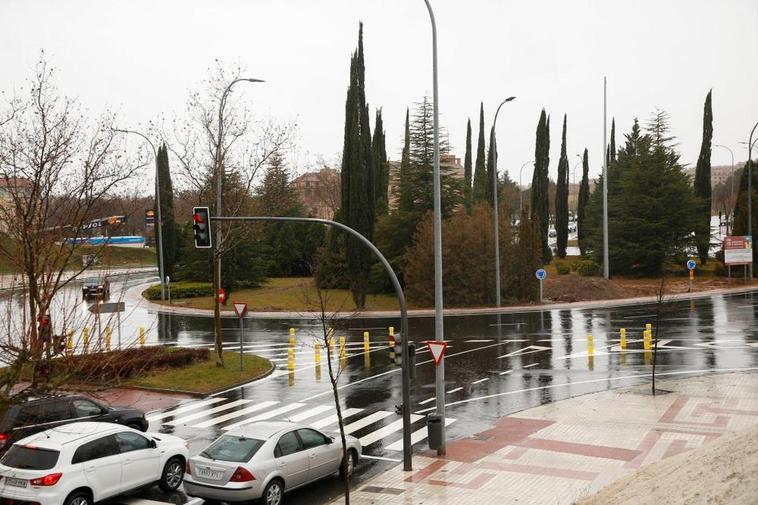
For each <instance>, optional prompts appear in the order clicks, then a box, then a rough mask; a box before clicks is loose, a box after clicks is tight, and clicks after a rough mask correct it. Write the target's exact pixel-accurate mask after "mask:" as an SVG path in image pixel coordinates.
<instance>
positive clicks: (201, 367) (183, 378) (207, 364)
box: [124, 352, 271, 394]
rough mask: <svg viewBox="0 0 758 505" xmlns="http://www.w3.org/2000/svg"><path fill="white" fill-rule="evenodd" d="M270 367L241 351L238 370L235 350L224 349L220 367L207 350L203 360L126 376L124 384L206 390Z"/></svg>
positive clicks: (254, 376) (243, 379)
mask: <svg viewBox="0 0 758 505" xmlns="http://www.w3.org/2000/svg"><path fill="white" fill-rule="evenodd" d="M270 369H271V362H270V361H269V360H267V359H265V358H261V357H260V356H255V355H251V354H245V355H244V370H243V371H242V372H240V369H239V353H235V352H225V353H224V367H223V368H222V367H217V366H216V361H215V359H214V356H213V353H211V357H210V359H208V360H207V361H203V362H200V363H195V364H192V365H189V366H185V367H182V368H173V369H167V370H160V371H155V372H149V373H147V374H145V375H144V376H142V377H139V378H132V379H129V380H128V381H126V382H125V383H124V385H126V386H137V387H146V388H157V389H171V390H174V391H186V392H189V393H199V394H207V393H211V392H213V391H218V390H219V389H223V388H225V387H230V386H233V385H235V384H239V383H240V382H246V381H251V380H254V379H257V378H258V377H260V376H262V375H264V374H266V373H267V372H268V371H269V370H270Z"/></svg>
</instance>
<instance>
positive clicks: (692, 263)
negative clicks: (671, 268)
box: [687, 260, 697, 270]
mask: <svg viewBox="0 0 758 505" xmlns="http://www.w3.org/2000/svg"><path fill="white" fill-rule="evenodd" d="M696 266H697V263H695V260H689V261H687V268H689V269H690V270H695V267H696Z"/></svg>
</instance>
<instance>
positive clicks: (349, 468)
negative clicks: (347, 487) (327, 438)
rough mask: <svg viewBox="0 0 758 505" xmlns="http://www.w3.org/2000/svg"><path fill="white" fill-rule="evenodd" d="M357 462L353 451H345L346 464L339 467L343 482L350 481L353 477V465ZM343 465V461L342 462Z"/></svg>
mask: <svg viewBox="0 0 758 505" xmlns="http://www.w3.org/2000/svg"><path fill="white" fill-rule="evenodd" d="M357 462H358V457H357V456H356V454H355V451H354V450H352V449H350V450H348V451H347V464H346V465H345V464H341V465H340V477H341V478H342V479H343V480H350V479H351V478H352V477H353V471H354V470H355V464H356V463H357ZM343 463H345V461H344V460H343Z"/></svg>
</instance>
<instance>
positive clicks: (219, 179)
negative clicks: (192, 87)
mask: <svg viewBox="0 0 758 505" xmlns="http://www.w3.org/2000/svg"><path fill="white" fill-rule="evenodd" d="M238 82H265V81H263V80H261V79H253V78H244V77H240V78H238V79H234V80H233V81H232V82H230V83H229V85H228V86H227V87H226V89H225V90H224V92H223V94H222V95H221V100H220V101H219V104H218V132H217V137H216V155H215V162H216V170H215V176H216V215H217V216H220V215H222V212H221V188H222V185H223V181H224V173H223V171H224V167H223V164H222V163H221V143H222V142H223V141H224V134H223V131H224V121H223V119H224V107H225V106H226V97H227V95H228V94H229V92H230V91H231V90H232V86H234V85H235V84H237V83H238ZM220 246H221V226H217V227H216V247H217V248H220ZM217 250H218V251H220V249H217ZM213 257H214V258H215V259H216V272H215V273H216V275H217V276H218V284H217V285H216V288H220V287H221V254H220V252H218V253H217V254H214V255H213ZM214 299H215V300H216V301H215V303H214V305H215V306H216V307H218V296H217V295H216V294H214ZM215 312H218V311H214V316H215Z"/></svg>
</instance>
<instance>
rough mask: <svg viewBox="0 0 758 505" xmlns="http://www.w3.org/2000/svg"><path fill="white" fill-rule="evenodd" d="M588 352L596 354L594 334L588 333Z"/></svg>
mask: <svg viewBox="0 0 758 505" xmlns="http://www.w3.org/2000/svg"><path fill="white" fill-rule="evenodd" d="M587 354H589V355H590V356H592V355H594V354H595V343H594V341H593V338H592V335H587Z"/></svg>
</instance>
